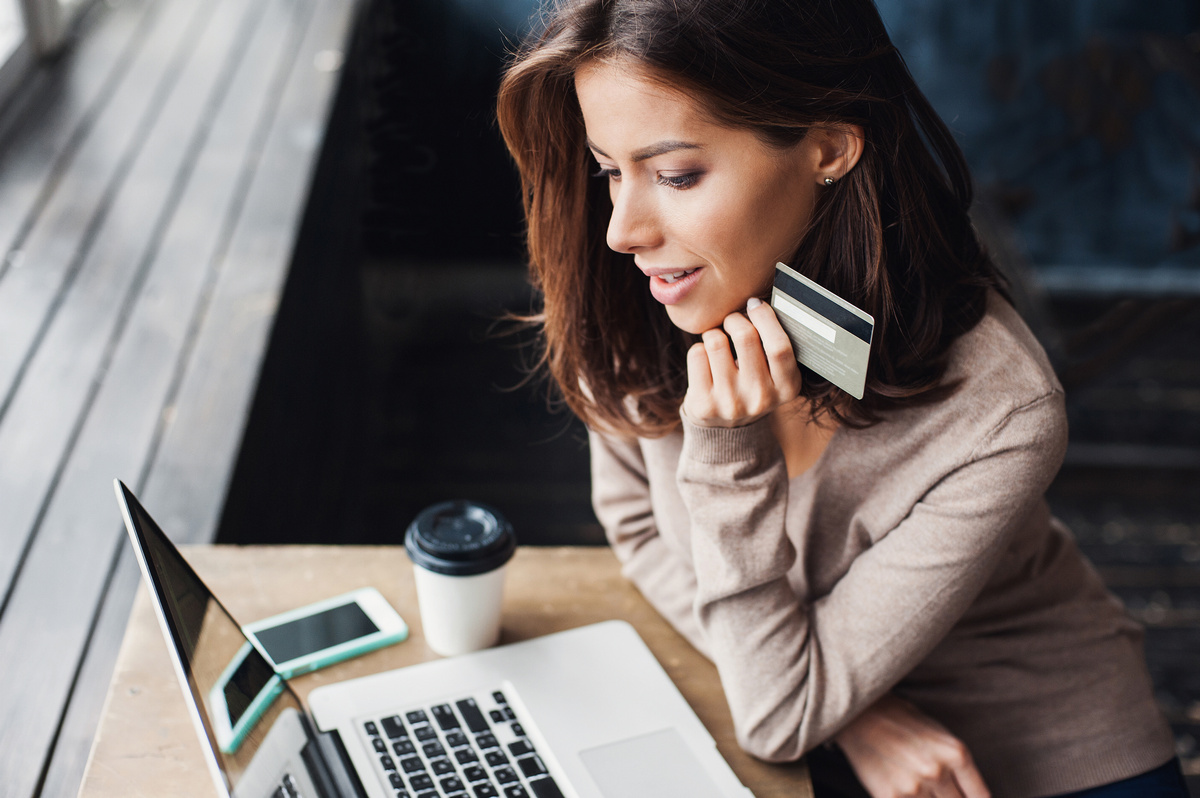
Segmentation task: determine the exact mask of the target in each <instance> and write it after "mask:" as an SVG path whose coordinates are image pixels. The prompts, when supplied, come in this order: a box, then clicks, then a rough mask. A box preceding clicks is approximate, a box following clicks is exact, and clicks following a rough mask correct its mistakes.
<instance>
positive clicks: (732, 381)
mask: <svg viewBox="0 0 1200 798" xmlns="http://www.w3.org/2000/svg"><path fill="white" fill-rule="evenodd" d="M701 337H702V340H703V341H704V351H705V354H706V355H707V356H708V367H709V369H711V371H712V395H713V399H714V400H715V401H716V403H717V406H718V407H719V408H720V409H721V411H722V412H723V413H725V414H726V415H728V414H729V413H731V412H733V410H734V408H733V399H734V397H735V396H736V395H737V365H736V364H735V363H734V362H733V351H732V350H731V349H730V348H729V339H728V338H727V337H726V336H725V333H724V332H722V331H721V330H705V332H704V334H703V335H702V336H701Z"/></svg>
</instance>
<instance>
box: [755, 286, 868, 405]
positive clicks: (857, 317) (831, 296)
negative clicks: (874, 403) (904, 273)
mask: <svg viewBox="0 0 1200 798" xmlns="http://www.w3.org/2000/svg"><path fill="white" fill-rule="evenodd" d="M771 307H773V308H774V309H775V315H776V317H778V319H779V323H780V325H782V326H783V330H784V332H786V333H787V335H788V338H790V339H791V340H792V352H793V353H795V355H796V360H798V361H799V362H800V363H802V364H804V365H805V366H808V367H809V368H810V369H812V370H813V371H815V372H816V373H818V374H820V375H821V376H822V377H824V378H825V379H827V380H829V381H830V382H832V383H833V384H834V385H836V386H837V387H839V388H841V389H842V390H843V391H845V392H846V393H848V394H850V395H851V396H853V397H854V398H855V399H862V398H863V390H864V389H865V387H866V383H867V359H868V358H869V357H870V355H871V336H872V335H873V334H874V332H875V319H874V318H872V317H871V315H870V314H869V313H866V312H864V311H862V310H859V309H858V308H856V307H854V306H853V305H851V304H850V303H849V302H847V301H846V300H844V299H842V298H841V297H840V296H838V295H837V294H835V293H833V292H832V291H828V290H826V289H825V288H822V287H821V286H819V285H817V284H816V283H814V282H813V281H812V280H810V279H808V278H807V277H805V276H804V275H803V274H801V273H800V272H798V271H796V270H795V269H793V268H791V267H790V266H788V265H787V264H784V263H776V264H775V285H774V287H773V288H772V289H771Z"/></svg>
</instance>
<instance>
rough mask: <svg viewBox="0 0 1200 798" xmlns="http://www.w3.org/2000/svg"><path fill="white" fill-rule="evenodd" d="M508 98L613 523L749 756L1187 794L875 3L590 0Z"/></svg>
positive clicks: (1045, 416)
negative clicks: (820, 337)
mask: <svg viewBox="0 0 1200 798" xmlns="http://www.w3.org/2000/svg"><path fill="white" fill-rule="evenodd" d="M498 115H499V120H500V126H501V130H502V132H503V134H504V136H505V140H506V142H507V144H508V147H509V149H510V151H511V152H512V154H513V157H514V158H515V160H516V163H517V166H518V168H519V170H520V173H521V178H522V181H523V186H524V200H525V208H526V216H527V221H528V243H529V252H530V260H531V268H532V273H533V278H534V281H535V285H536V286H537V287H538V288H540V290H541V291H542V293H543V294H544V301H545V305H544V313H543V314H541V316H540V317H538V321H539V322H540V324H541V326H542V331H543V333H544V343H545V349H544V360H543V362H544V365H545V366H546V367H547V368H548V370H549V373H550V374H551V375H552V376H553V378H554V380H555V382H556V384H557V387H558V388H559V389H560V390H561V392H562V395H563V397H564V398H565V400H566V401H567V403H568V404H569V405H570V407H571V408H572V409H573V410H574V411H575V412H576V413H577V414H578V415H579V416H580V417H581V418H583V419H584V421H585V422H587V424H588V426H589V428H590V429H591V430H592V432H591V447H592V465H593V499H594V504H595V509H596V513H597V516H598V517H599V519H600V521H601V523H602V524H603V525H604V527H605V530H606V532H607V534H608V536H609V539H610V541H611V543H612V546H613V549H614V551H615V552H616V554H617V556H618V557H619V558H620V559H621V560H622V561H623V563H624V570H625V573H626V574H627V575H628V577H629V578H630V579H632V580H633V582H634V583H635V584H636V585H637V586H638V588H639V589H640V590H641V591H642V592H643V593H644V594H645V596H646V597H647V598H648V599H649V600H650V601H651V603H653V604H654V605H655V607H657V608H658V610H659V611H660V612H662V613H663V615H664V616H666V617H667V618H668V619H669V620H670V621H671V622H672V623H673V624H674V625H675V627H676V628H677V629H678V630H679V631H680V632H681V633H682V634H684V635H685V636H687V638H688V639H689V640H690V641H691V642H692V643H693V644H694V645H695V646H696V647H697V648H698V649H699V650H701V651H703V652H704V653H706V654H707V655H708V656H709V657H710V658H712V660H713V661H714V662H715V663H716V665H717V668H718V670H719V672H720V675H721V680H722V685H723V686H724V689H725V692H726V695H727V697H728V700H729V705H730V708H731V710H732V712H733V717H734V722H735V726H736V729H737V734H738V739H739V742H740V744H741V745H742V746H743V747H744V748H745V749H746V750H747V751H749V752H750V753H752V754H754V755H756V756H759V757H761V758H763V759H766V760H770V761H786V760H792V759H796V758H798V757H800V756H801V755H804V754H806V753H808V752H810V751H813V750H814V749H816V750H817V752H818V756H816V757H814V761H815V760H816V759H821V758H825V759H829V758H833V757H834V756H835V754H831V753H829V750H828V749H829V748H831V747H832V748H836V749H839V750H840V754H836V756H840V755H844V756H845V758H846V760H848V761H849V764H850V766H851V767H852V768H853V770H854V773H855V774H857V776H858V778H859V780H860V781H861V783H862V785H863V786H865V787H866V789H867V790H868V791H869V792H870V793H871V794H872V795H874V796H877V798H878V796H885V795H931V796H968V797H969V798H976V796H986V795H989V794H991V795H996V796H1017V797H1019V798H1020V797H1024V796H1051V795H1059V794H1065V793H1072V794H1074V791H1078V790H1092V791H1091V792H1086V793H1083V794H1087V795H1115V794H1126V793H1119V792H1114V790H1121V789H1125V790H1133V792H1131V793H1128V794H1137V795H1152V794H1153V795H1157V794H1162V795H1171V796H1183V795H1186V792H1183V791H1182V790H1183V787H1182V777H1181V776H1180V775H1179V770H1178V764H1177V761H1176V760H1175V759H1174V758H1173V751H1172V741H1171V736H1170V733H1169V730H1168V729H1167V727H1166V725H1165V723H1164V722H1163V720H1162V717H1161V716H1160V714H1159V712H1158V710H1157V708H1156V706H1155V704H1154V701H1153V698H1152V696H1151V688H1150V683H1149V678H1148V676H1147V672H1146V668H1145V664H1144V662H1143V659H1142V652H1141V638H1140V631H1139V629H1138V628H1137V627H1136V625H1135V624H1133V623H1132V621H1130V620H1129V619H1128V617H1127V616H1126V615H1125V614H1124V613H1123V611H1122V609H1121V608H1120V606H1119V604H1118V603H1117V602H1116V601H1115V600H1114V599H1113V598H1112V597H1111V596H1110V595H1109V594H1108V593H1107V592H1106V591H1105V589H1104V587H1103V585H1102V584H1101V582H1100V580H1099V579H1098V577H1097V576H1096V574H1095V572H1094V571H1093V570H1092V569H1091V568H1090V566H1089V565H1088V564H1087V563H1086V561H1085V560H1084V559H1083V558H1082V556H1081V555H1080V554H1079V552H1078V550H1077V549H1076V548H1075V546H1074V544H1073V543H1072V541H1071V538H1070V536H1069V534H1068V533H1067V532H1066V530H1064V529H1063V528H1062V527H1061V526H1060V525H1059V524H1058V522H1057V521H1056V520H1054V519H1052V518H1051V517H1050V515H1049V512H1048V510H1047V507H1046V503H1045V500H1044V498H1043V494H1044V491H1045V489H1046V487H1047V485H1048V484H1049V482H1050V480H1051V478H1052V477H1053V476H1054V474H1055V472H1056V471H1057V469H1058V466H1059V464H1060V462H1061V459H1062V455H1063V450H1064V448H1065V445H1066V422H1065V415H1064V410H1063V397H1062V390H1061V387H1060V386H1059V384H1058V382H1057V381H1056V380H1055V377H1054V374H1053V371H1052V370H1051V367H1050V365H1049V364H1048V362H1047V361H1046V358H1045V355H1044V353H1043V352H1042V350H1041V348H1040V347H1039V346H1038V344H1037V342H1036V341H1035V340H1034V338H1033V337H1032V335H1031V334H1030V332H1029V330H1028V329H1027V328H1026V327H1025V325H1024V324H1023V323H1022V321H1021V320H1020V318H1019V317H1018V316H1017V314H1016V313H1015V312H1014V310H1013V309H1012V307H1011V306H1010V304H1009V303H1008V301H1007V300H1006V299H1005V298H1004V294H1003V287H1002V281H1001V279H1000V277H999V276H998V274H997V272H996V270H995V268H994V266H993V265H992V263H991V261H990V260H989V259H988V256H987V254H986V253H985V252H984V251H983V250H982V248H981V247H980V245H979V243H978V242H977V240H976V238H975V235H974V231H973V229H972V227H971V223H970V219H969V218H968V216H967V209H968V207H969V205H970V201H971V190H970V183H969V178H968V175H967V170H966V167H965V164H964V162H963V159H962V156H961V154H960V152H959V150H958V149H957V147H956V145H955V144H954V142H953V139H952V138H951V136H950V134H949V132H948V131H947V129H946V128H945V126H944V125H943V124H942V122H941V121H940V120H939V119H938V118H937V116H936V114H935V113H934V111H933V110H932V108H931V107H930V106H929V104H928V102H927V101H926V100H925V99H924V97H923V96H922V95H921V94H920V92H919V91H918V90H917V88H916V86H915V85H914V84H913V82H912V78H911V76H910V75H909V74H908V71H907V69H906V68H905V66H904V63H903V61H902V60H901V58H900V56H899V54H898V53H897V51H896V50H895V48H894V47H893V46H892V45H891V43H890V42H889V40H888V38H887V34H886V32H885V30H884V27H883V24H882V22H881V21H880V19H879V16H878V14H877V12H876V11H875V9H874V7H873V6H872V5H871V4H870V2H869V0H853V1H852V0H567V1H566V2H562V3H560V4H559V5H558V6H556V7H555V8H553V9H552V10H551V11H550V12H549V13H548V15H547V19H546V24H545V26H544V29H543V30H541V31H540V32H539V33H537V34H536V35H534V36H533V37H532V38H531V39H530V40H529V42H528V43H527V44H526V46H525V47H524V49H523V50H522V51H521V52H520V54H519V55H518V57H517V58H516V59H515V60H514V62H513V63H512V64H511V66H510V67H509V69H508V72H507V74H506V76H505V78H504V82H503V84H502V86H501V90H500V96H499V105H498ZM777 261H785V262H787V263H788V264H790V265H791V266H793V267H794V268H795V269H797V270H798V271H800V272H801V273H803V274H804V275H806V276H807V277H809V278H811V279H813V280H815V281H816V282H817V283H819V284H820V285H822V286H824V287H825V288H827V289H828V290H830V291H832V292H834V293H835V294H837V295H839V296H841V297H843V298H845V299H846V300H847V301H849V302H850V303H852V304H854V305H856V306H858V307H859V308H862V309H863V310H865V311H866V312H868V313H870V314H871V315H872V316H873V317H874V320H875V326H874V334H873V339H872V342H871V350H870V360H869V367H868V373H867V382H866V391H865V395H864V396H863V398H862V399H861V400H856V399H854V398H853V397H851V396H849V395H848V394H847V393H845V392H843V391H842V390H840V389H838V388H837V387H836V386H834V385H832V384H831V383H830V382H829V381H827V380H825V379H822V378H820V377H819V376H817V375H816V374H815V373H813V372H811V371H808V370H803V371H802V370H801V369H799V368H798V366H797V363H796V361H795V359H794V357H793V354H792V350H791V347H790V344H789V341H788V338H787V336H786V335H785V334H784V332H783V330H782V328H781V327H780V325H779V322H778V321H777V319H776V318H775V315H774V313H773V311H772V310H771V308H770V307H769V306H768V305H766V304H763V303H762V302H761V298H763V297H765V296H766V295H767V293H768V292H769V291H770V287H771V284H772V278H773V274H774V268H775V263H776V262H777ZM1153 784H1165V785H1166V786H1165V787H1163V788H1162V789H1163V790H1164V791H1162V792H1161V793H1154V792H1151V791H1150V790H1151V786H1150V785H1153ZM1104 785H1109V786H1108V787H1105V786H1104ZM1105 790H1108V791H1105Z"/></svg>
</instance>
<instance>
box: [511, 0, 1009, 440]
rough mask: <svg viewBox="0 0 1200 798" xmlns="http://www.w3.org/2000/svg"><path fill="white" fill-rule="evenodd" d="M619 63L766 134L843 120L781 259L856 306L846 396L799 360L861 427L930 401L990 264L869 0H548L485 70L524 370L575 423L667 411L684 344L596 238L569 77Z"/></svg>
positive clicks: (674, 421) (669, 415)
mask: <svg viewBox="0 0 1200 798" xmlns="http://www.w3.org/2000/svg"><path fill="white" fill-rule="evenodd" d="M594 60H604V61H610V62H621V61H632V62H636V63H637V64H638V65H639V66H641V67H643V68H645V70H646V71H647V72H648V73H649V74H650V75H652V76H653V78H654V79H655V80H658V81H661V82H662V84H663V85H664V86H667V87H670V88H672V89H674V90H677V91H680V92H683V93H684V94H685V95H686V96H688V97H690V98H692V99H693V100H694V101H695V102H697V103H698V104H699V105H700V106H701V107H702V108H704V109H705V110H707V111H708V112H709V113H710V114H711V115H712V117H713V118H714V119H715V120H717V121H718V122H720V123H722V124H726V125H730V126H732V127H735V128H741V129H747V130H750V131H753V132H754V133H755V134H757V135H758V136H759V137H760V138H761V140H763V141H764V142H766V143H768V144H770V145H774V146H777V147H789V146H792V145H795V144H796V143H797V142H799V141H800V140H801V139H803V138H804V137H805V135H806V134H807V132H808V130H809V129H811V128H814V127H818V126H829V125H859V126H861V128H862V130H863V136H864V150H863V153H862V156H861V158H860V160H859V162H858V164H857V165H856V166H855V167H854V168H853V169H852V170H851V171H850V172H848V173H847V174H846V175H845V176H844V177H843V178H842V179H840V180H839V181H838V182H837V183H836V184H835V185H834V186H832V187H830V188H827V189H824V190H822V191H821V192H819V194H820V196H819V198H818V200H817V204H816V208H815V209H814V212H813V216H812V219H811V222H810V224H809V226H808V229H807V230H806V231H805V232H804V236H803V239H802V242H801V244H800V247H799V250H798V251H797V252H796V254H795V256H794V257H793V259H792V262H791V265H792V266H793V267H794V268H796V269H797V270H798V271H800V272H801V273H803V274H805V275H806V276H808V277H810V278H812V279H813V280H815V281H816V282H817V283H820V284H821V285H823V286H825V287H826V288H828V289H829V290H831V291H833V292H835V293H836V294H838V295H840V296H842V297H845V298H846V299H847V300H848V301H850V302H852V303H853V304H855V305H857V306H858V307H860V308H862V309H863V310H865V311H867V312H868V313H870V314H871V315H872V316H873V317H874V318H875V332H874V338H873V341H872V345H871V355H870V361H869V364H868V369H867V381H866V391H865V395H864V396H863V398H862V400H855V399H854V398H853V397H851V396H850V395H849V394H846V393H845V392H844V391H842V390H841V389H839V388H837V387H836V386H834V385H833V384H832V383H830V382H829V381H828V380H825V379H823V378H821V377H819V376H818V375H816V374H815V373H813V372H812V371H810V370H808V369H803V376H804V384H803V389H802V395H803V396H805V397H807V398H808V400H809V402H810V407H811V408H812V412H813V414H814V416H815V415H819V414H821V413H829V414H830V415H832V416H834V417H835V418H837V419H838V420H839V421H840V422H841V423H845V424H849V425H852V426H866V425H869V424H872V423H874V422H876V421H878V420H879V419H880V417H881V416H880V413H881V412H883V411H886V410H887V409H889V408H892V407H895V406H897V405H901V404H911V403H913V402H921V401H930V400H932V399H936V398H937V397H939V396H941V395H944V394H945V393H946V392H947V391H949V390H952V388H953V386H947V385H945V384H943V376H944V374H945V370H946V360H947V351H948V349H949V346H950V344H951V343H953V341H954V340H955V338H957V337H958V336H960V335H961V334H962V333H964V332H966V331H967V330H969V329H970V328H971V327H973V326H974V325H975V324H976V323H977V322H978V321H979V319H980V318H981V317H982V315H983V313H984V310H985V305H986V294H987V291H988V289H989V288H995V289H998V290H1000V291H1001V292H1002V293H1003V291H1004V285H1003V280H1002V278H1001V277H1000V275H999V274H998V272H997V270H996V268H995V266H994V265H993V263H992V261H991V260H990V258H989V257H988V255H987V254H986V252H985V251H984V250H983V248H982V247H981V245H980V243H979V241H978V239H977V238H976V235H975V231H974V229H973V227H972V225H971V221H970V218H969V217H968V215H967V211H968V208H969V206H970V204H971V199H972V189H971V182H970V176H969V174H968V171H967V166H966V162H965V160H964V159H963V156H962V152H961V151H960V150H959V148H958V145H957V144H956V143H955V142H954V139H953V137H952V136H951V134H950V132H949V130H947V128H946V126H945V124H944V123H943V122H942V121H941V119H940V118H939V117H938V115H937V113H936V112H935V111H934V110H933V107H932V106H931V105H930V104H929V101H928V100H926V99H925V96H924V95H923V94H922V93H921V91H920V90H919V89H918V88H917V86H916V83H915V82H914V81H913V79H912V76H911V75H910V74H909V71H908V68H907V67H906V65H905V63H904V60H903V59H902V58H901V56H900V53H899V52H898V51H897V50H896V48H895V47H894V46H893V45H892V43H891V41H890V40H889V39H888V36H887V32H886V31H885V29H884V26H883V22H882V20H881V19H880V17H879V13H878V11H877V10H876V9H875V7H874V5H873V4H872V3H871V2H870V0H559V1H558V2H554V3H552V5H550V6H549V7H548V8H547V9H546V11H545V12H544V15H543V18H542V24H541V27H540V28H539V29H537V30H536V31H535V32H534V33H532V34H531V35H530V36H529V37H527V39H526V40H525V42H524V43H523V44H522V46H521V48H520V50H519V51H518V52H517V54H516V55H515V57H514V58H513V60H512V61H511V63H510V64H509V66H508V67H507V70H506V72H505V75H504V78H503V81H502V83H501V85H500V91H499V96H498V102H497V116H498V120H499V124H500V130H501V133H502V134H503V136H504V140H505V143H506V144H507V145H508V149H509V151H510V152H511V153H512V156H513V158H514V160H515V161H516V164H517V168H518V170H519V172H520V176H521V184H522V189H523V201H524V205H525V216H526V222H527V237H528V248H529V265H530V272H531V278H532V281H533V284H534V287H535V288H536V289H538V290H539V291H540V292H541V295H542V303H543V304H542V308H541V311H540V312H539V313H536V314H534V315H533V316H531V317H529V319H530V321H531V322H532V323H534V324H536V325H539V326H540V328H541V332H542V336H541V349H540V350H539V360H538V363H537V365H538V367H540V368H544V369H546V370H548V372H549V374H550V375H551V376H552V377H553V379H554V383H555V384H556V385H557V388H558V390H560V391H561V393H562V398H563V399H565V401H566V403H567V404H568V405H569V406H570V408H571V409H572V410H573V411H574V412H575V413H576V414H578V415H579V416H580V417H581V418H582V419H583V420H584V421H585V423H587V424H588V425H590V426H594V427H598V428H601V429H606V430H609V431H612V432H616V433H619V434H624V435H633V434H636V435H643V436H649V437H652V436H657V435H662V434H665V433H667V432H669V431H671V430H672V429H674V428H675V427H676V426H678V424H679V406H680V404H681V402H682V400H683V395H684V393H685V391H686V389H687V373H686V362H685V361H686V352H687V348H688V347H689V346H690V345H691V344H692V343H693V342H694V341H695V340H698V339H697V337H696V336H692V335H689V334H688V333H685V332H683V331H682V330H679V329H678V328H676V327H675V326H674V325H672V324H671V322H670V320H669V319H668V317H667V314H666V310H665V308H664V307H663V306H662V305H660V304H659V303H658V302H656V301H655V300H654V299H653V297H652V296H651V295H650V292H649V287H648V281H647V280H646V278H645V277H644V276H643V275H642V273H641V272H640V271H638V269H637V268H635V267H634V264H633V259H632V256H630V255H628V254H621V253H617V252H614V251H612V250H610V249H608V247H607V246H606V244H605V232H606V229H607V226H608V222H609V217H610V216H611V214H612V203H611V201H610V199H609V195H608V186H607V183H606V182H605V181H602V180H596V179H591V178H590V174H591V173H592V172H593V171H594V170H595V167H596V164H595V161H594V160H593V159H592V156H591V154H590V152H589V150H588V148H587V145H586V136H585V132H584V125H583V117H582V114H581V112H580V109H579V101H578V98H577V97H576V94H575V83H574V78H575V73H576V71H577V70H578V69H579V68H580V67H581V66H582V65H584V64H586V63H589V62H591V61H594Z"/></svg>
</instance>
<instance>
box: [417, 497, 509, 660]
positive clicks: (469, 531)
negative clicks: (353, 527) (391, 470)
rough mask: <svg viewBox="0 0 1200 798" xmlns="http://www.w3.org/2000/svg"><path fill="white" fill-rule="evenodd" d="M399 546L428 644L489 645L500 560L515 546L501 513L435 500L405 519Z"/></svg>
mask: <svg viewBox="0 0 1200 798" xmlns="http://www.w3.org/2000/svg"><path fill="white" fill-rule="evenodd" d="M404 547H405V549H406V550H407V551H408V556H409V557H410V558H411V559H412V561H413V576H414V579H415V580H416V585H417V602H418V603H419V604H420V607H421V625H422V626H423V627H424V631H425V642H426V643H428V645H429V647H430V648H432V649H433V650H434V651H436V652H437V653H439V654H442V655H444V656H454V655H456V654H465V653H467V652H468V651H477V650H479V649H481V648H487V647H488V646H491V645H495V643H496V641H497V640H499V639H500V620H501V619H500V611H501V606H502V604H503V598H504V571H505V564H506V563H507V562H508V560H509V559H510V558H511V557H512V555H513V552H514V551H515V550H516V538H515V536H514V535H513V532H512V527H511V525H509V523H508V521H506V520H505V519H504V516H502V515H501V514H500V513H499V512H497V511H496V510H494V509H492V508H490V507H487V506H486V505H482V504H478V503H475V502H464V501H457V502H443V503H441V504H435V505H433V506H432V507H429V508H426V509H425V510H423V511H421V513H420V514H419V515H418V516H417V517H416V519H414V520H413V522H412V523H411V524H409V527H408V530H407V532H406V533H405V535H404Z"/></svg>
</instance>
